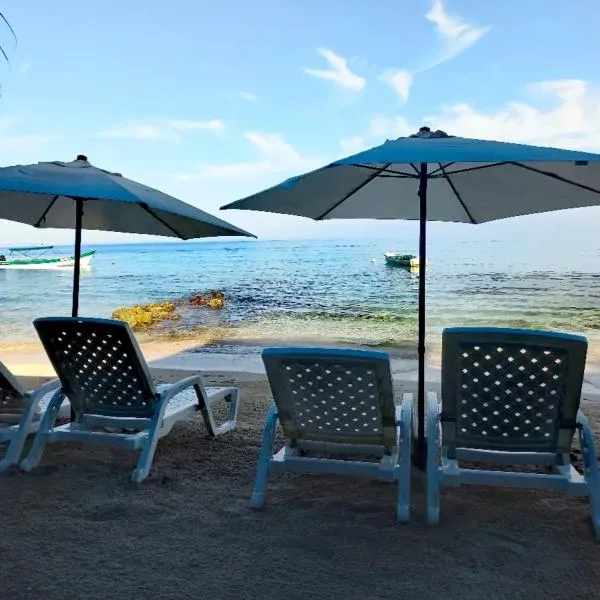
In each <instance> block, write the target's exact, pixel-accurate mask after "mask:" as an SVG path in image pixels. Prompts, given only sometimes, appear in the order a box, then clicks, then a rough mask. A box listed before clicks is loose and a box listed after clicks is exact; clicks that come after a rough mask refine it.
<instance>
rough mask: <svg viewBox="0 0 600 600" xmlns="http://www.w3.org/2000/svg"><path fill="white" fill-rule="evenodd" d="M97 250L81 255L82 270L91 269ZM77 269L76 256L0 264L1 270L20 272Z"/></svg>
mask: <svg viewBox="0 0 600 600" xmlns="http://www.w3.org/2000/svg"><path fill="white" fill-rule="evenodd" d="M95 253H96V251H95V250H90V251H89V252H84V253H83V254H82V255H81V262H80V264H81V268H82V269H86V268H89V267H91V263H92V259H93V258H94V254H95ZM74 267H75V257H74V256H58V257H56V258H30V259H15V260H6V261H2V262H0V269H19V270H34V269H35V270H40V269H43V270H64V269H73V268H74Z"/></svg>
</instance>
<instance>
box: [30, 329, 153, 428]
mask: <svg viewBox="0 0 600 600" xmlns="http://www.w3.org/2000/svg"><path fill="white" fill-rule="evenodd" d="M33 324H34V326H35V328H36V330H37V332H38V335H39V336H40V339H41V341H42V344H43V346H44V349H45V350H46V353H47V354H48V358H49V359H50V362H51V363H52V366H53V367H54V370H55V371H56V374H57V375H58V377H59V379H60V381H61V384H62V388H63V390H64V392H65V394H66V396H67V397H68V399H69V401H70V402H71V407H72V408H73V410H74V411H75V414H76V415H80V414H95V415H103V416H113V417H142V418H143V417H146V418H149V417H151V416H152V411H153V405H154V403H155V401H156V390H155V388H154V384H153V383H152V377H151V376H150V372H149V370H148V366H147V365H146V361H145V360H144V357H143V356H142V354H141V352H140V349H139V347H138V345H137V342H136V340H135V337H134V336H133V333H132V331H131V329H130V328H129V326H128V325H127V324H126V323H123V322H122V321H112V320H109V319H90V318H83V317H45V318H42V319H36V320H35V321H34V322H33Z"/></svg>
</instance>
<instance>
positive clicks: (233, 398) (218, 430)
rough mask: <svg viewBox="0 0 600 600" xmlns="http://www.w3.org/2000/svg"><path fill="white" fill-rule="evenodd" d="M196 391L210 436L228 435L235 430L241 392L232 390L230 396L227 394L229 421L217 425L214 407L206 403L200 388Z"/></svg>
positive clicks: (196, 387)
mask: <svg viewBox="0 0 600 600" xmlns="http://www.w3.org/2000/svg"><path fill="white" fill-rule="evenodd" d="M195 389H196V394H197V395H198V401H199V403H200V412H201V413H202V418H203V419H204V424H205V426H206V430H207V431H208V435H210V436H211V437H215V436H217V435H222V434H223V433H227V432H228V431H230V430H231V429H233V428H234V427H235V425H236V423H237V414H238V399H239V390H237V389H235V390H232V391H231V392H230V393H229V394H227V396H225V397H224V400H225V401H226V402H227V403H228V404H229V411H228V414H227V421H225V422H224V423H221V424H220V425H217V424H216V423H215V418H214V416H213V412H212V407H211V405H210V404H209V403H208V402H207V401H206V399H205V397H204V395H203V394H202V390H200V388H199V387H198V386H195Z"/></svg>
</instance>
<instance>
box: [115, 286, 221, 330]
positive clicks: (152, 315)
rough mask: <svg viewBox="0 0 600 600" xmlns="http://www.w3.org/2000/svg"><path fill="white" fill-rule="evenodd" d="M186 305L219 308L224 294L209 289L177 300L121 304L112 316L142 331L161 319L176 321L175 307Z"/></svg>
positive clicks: (161, 320) (179, 316)
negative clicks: (130, 304)
mask: <svg viewBox="0 0 600 600" xmlns="http://www.w3.org/2000/svg"><path fill="white" fill-rule="evenodd" d="M186 306H194V307H196V306H198V307H201V306H202V307H205V308H211V309H220V308H223V307H224V306H225V294H223V292H221V291H219V290H210V291H208V292H205V293H199V294H194V295H192V296H190V297H189V298H186V299H185V300H179V301H177V302H153V303H151V304H136V305H135V306H123V307H121V308H117V310H115V311H114V312H113V314H112V318H113V319H117V320H119V321H125V322H126V323H128V324H129V326H130V327H131V328H132V329H133V330H134V331H143V330H145V329H149V328H150V327H152V326H154V325H158V324H159V323H162V322H163V321H178V320H179V319H181V315H180V314H179V313H178V312H177V308H178V307H179V308H181V310H183V311H184V312H185V307H186ZM188 312H189V309H188Z"/></svg>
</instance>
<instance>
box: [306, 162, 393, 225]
mask: <svg viewBox="0 0 600 600" xmlns="http://www.w3.org/2000/svg"><path fill="white" fill-rule="evenodd" d="M391 164H392V163H387V164H386V165H384V166H383V167H381V168H380V169H377V170H376V171H374V172H373V173H372V174H371V175H369V177H367V178H366V179H365V181H363V182H362V183H361V184H360V185H357V186H356V187H355V188H354V189H353V190H351V191H350V192H348V193H347V194H346V195H345V196H344V197H343V198H342V199H341V200H339V201H338V202H336V203H335V204H334V205H333V206H332V207H331V208H328V209H327V210H326V211H325V212H324V213H323V214H322V215H319V216H318V217H315V221H321V220H323V219H324V218H325V217H326V216H327V215H328V214H329V213H330V212H332V211H334V210H335V209H336V208H337V207H338V206H339V205H340V204H343V203H344V202H346V200H348V198H350V197H352V196H354V194H356V192H358V191H360V190H362V189H363V188H364V187H365V186H366V185H369V183H371V181H373V179H375V178H376V177H378V176H379V174H380V173H383V171H385V170H386V169H387V168H388V167H389V166H390V165H391Z"/></svg>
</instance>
